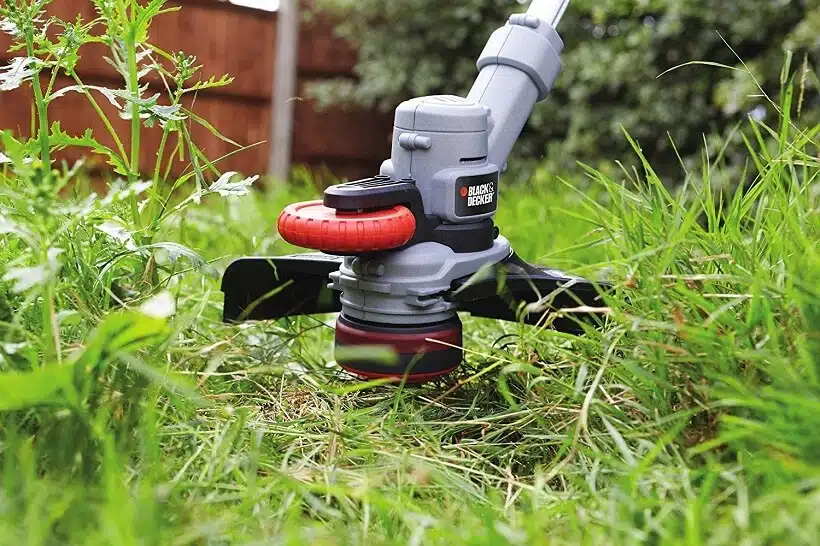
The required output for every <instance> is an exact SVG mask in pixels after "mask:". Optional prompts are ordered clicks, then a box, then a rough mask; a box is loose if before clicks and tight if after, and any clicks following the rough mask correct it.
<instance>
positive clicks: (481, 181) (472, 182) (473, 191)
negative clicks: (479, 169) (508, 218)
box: [455, 173, 498, 217]
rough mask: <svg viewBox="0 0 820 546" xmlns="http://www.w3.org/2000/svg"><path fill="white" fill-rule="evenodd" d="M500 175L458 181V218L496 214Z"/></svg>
mask: <svg viewBox="0 0 820 546" xmlns="http://www.w3.org/2000/svg"><path fill="white" fill-rule="evenodd" d="M497 184H498V173H492V174H487V175H480V176H464V177H461V178H459V179H458V180H457V181H456V188H457V191H458V197H456V207H455V208H456V216H461V217H466V216H478V215H481V214H488V213H492V212H495V209H496V208H497V206H498V198H497V191H496V186H497Z"/></svg>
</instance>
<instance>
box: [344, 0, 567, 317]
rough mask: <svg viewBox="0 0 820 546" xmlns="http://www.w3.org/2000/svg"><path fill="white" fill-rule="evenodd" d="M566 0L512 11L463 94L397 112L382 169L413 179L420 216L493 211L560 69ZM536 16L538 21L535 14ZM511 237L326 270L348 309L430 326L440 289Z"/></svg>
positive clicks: (501, 256)
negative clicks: (518, 145)
mask: <svg viewBox="0 0 820 546" xmlns="http://www.w3.org/2000/svg"><path fill="white" fill-rule="evenodd" d="M568 2H569V0H536V1H535V2H533V4H532V5H531V7H530V11H529V12H528V13H526V14H519V15H513V16H512V17H510V19H509V21H508V23H507V24H506V25H505V26H504V27H502V28H500V29H498V30H497V31H495V32H494V33H493V34H492V36H491V37H490V39H489V41H488V42H487V45H486V47H485V48H484V51H483V52H482V54H481V56H480V58H479V60H478V63H477V66H478V69H479V74H478V77H477V79H476V82H475V84H474V85H473V87H472V89H471V91H470V93H469V94H468V95H467V97H466V98H465V97H457V96H452V95H439V96H430V97H421V98H417V99H413V100H409V101H406V102H404V103H402V104H401V105H399V107H398V108H397V109H396V114H395V121H394V128H393V141H392V150H391V158H390V159H389V160H387V161H385V162H384V163H383V164H382V167H381V174H383V175H387V176H389V177H390V178H391V179H393V180H403V179H412V180H413V181H415V184H416V185H417V187H418V188H419V191H420V193H421V196H422V201H423V203H424V212H425V214H427V215H432V216H436V217H438V218H440V219H441V220H442V221H444V222H446V223H452V224H465V223H472V222H480V221H482V220H485V219H487V218H490V217H492V216H493V215H494V214H495V212H496V209H497V203H498V191H499V188H498V181H499V176H500V173H501V172H502V171H503V170H504V169H505V165H506V162H507V158H508V156H509V154H510V152H511V150H512V148H513V146H514V144H515V142H516V140H517V139H518V137H519V135H520V134H521V131H522V130H523V128H524V125H525V124H526V122H527V120H528V119H529V117H530V115H531V114H532V110H533V108H534V107H535V104H536V103H537V102H538V101H541V100H544V99H545V98H546V97H547V95H548V94H549V92H550V90H551V89H552V86H553V84H554V82H555V79H556V78H557V77H558V74H559V73H560V71H561V52H562V51H563V48H564V44H563V41H562V40H561V38H560V37H559V36H558V33H557V32H556V31H555V28H554V25H556V24H557V22H558V20H559V19H560V17H561V15H562V14H563V12H564V10H565V9H566V5H567V4H568ZM538 14H541V15H542V17H539V16H538ZM511 252H512V250H511V248H510V244H509V242H508V241H507V240H506V239H505V238H503V237H500V236H499V237H498V238H497V239H496V240H495V243H494V245H493V247H492V248H490V249H489V250H486V251H483V252H476V253H472V254H469V253H467V254H464V253H461V254H456V253H455V252H454V251H453V250H452V249H450V248H448V247H446V246H444V245H441V244H438V243H429V242H428V243H420V244H417V245H414V246H411V247H409V248H406V249H403V250H400V251H397V252H384V253H379V254H377V255H370V256H367V257H364V256H362V257H348V258H345V260H344V264H343V265H342V266H341V268H340V269H339V271H338V272H335V273H333V274H332V275H331V280H332V283H331V285H330V286H331V287H332V288H333V289H335V290H338V291H341V292H342V295H341V303H342V308H343V312H344V314H345V315H347V316H349V317H351V318H355V319H359V320H363V321H368V322H373V323H377V324H396V325H411V324H429V323H434V322H439V321H445V320H448V319H450V318H452V317H453V316H454V315H455V314H456V306H455V305H454V304H452V303H451V302H449V301H447V300H446V299H445V298H444V297H443V296H442V294H444V293H445V292H447V290H449V288H450V285H451V283H452V282H453V281H454V280H455V279H458V278H462V277H465V276H470V275H472V274H474V273H476V272H477V271H479V270H480V269H481V268H482V267H485V266H490V265H493V264H496V263H498V262H501V261H502V260H505V259H507V258H508V257H509V256H510V254H511Z"/></svg>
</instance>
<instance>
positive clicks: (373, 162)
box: [0, 0, 391, 178]
mask: <svg viewBox="0 0 820 546" xmlns="http://www.w3.org/2000/svg"><path fill="white" fill-rule="evenodd" d="M175 3H177V4H182V5H183V9H182V10H180V11H178V12H176V13H171V14H166V15H162V16H160V17H158V18H157V19H155V21H154V23H153V24H152V27H151V29H150V35H151V41H152V43H155V44H156V45H158V46H159V47H161V48H162V49H164V50H165V51H185V52H186V53H188V54H193V55H196V57H197V59H198V61H199V64H202V65H203V72H202V77H204V78H207V77H209V76H211V75H215V76H221V75H222V74H230V75H231V76H233V77H234V78H235V81H234V83H233V84H232V85H231V86H229V87H226V88H222V89H218V90H213V91H207V92H202V93H201V94H199V95H198V96H197V97H196V100H195V104H194V105H193V110H194V111H195V112H196V113H197V114H199V115H200V116H202V117H204V118H206V119H208V120H209V121H211V122H212V123H213V125H214V126H215V127H217V128H219V130H220V131H221V132H222V133H223V134H224V135H226V136H227V137H229V138H231V139H233V140H235V141H236V142H238V143H239V144H241V145H243V146H251V145H254V144H256V146H253V147H251V148H249V149H247V150H243V151H242V152H240V153H238V154H235V155H232V156H230V157H228V158H226V159H225V160H224V161H222V162H221V163H220V164H219V167H220V169H221V170H223V171H225V170H236V171H240V172H244V173H264V172H266V171H267V170H268V157H269V154H270V145H269V143H268V142H269V140H270V137H271V134H272V124H273V123H275V121H274V120H273V119H272V118H273V114H272V108H271V106H272V100H273V99H272V94H273V84H274V65H275V59H276V54H275V48H276V21H277V17H276V14H275V13H267V12H264V11H259V10H252V9H248V8H242V7H237V6H234V5H232V4H229V3H227V2H224V1H221V0H178V1H177V2H175ZM49 12H50V13H51V14H53V15H56V16H58V17H60V18H61V19H64V20H71V19H74V18H76V16H77V15H78V14H80V15H82V16H83V18H84V19H86V20H89V19H92V18H94V17H95V13H94V10H93V8H92V6H91V3H90V2H88V0H55V1H54V2H53V3H52V4H51V5H50V6H49ZM8 46H9V38H8V36H6V35H5V34H2V33H0V60H2V61H4V62H5V61H7V60H8V58H9V55H8V54H7V53H6V50H7V49H8ZM106 56H109V53H108V52H107V51H106V50H105V47H104V46H102V45H99V46H98V45H92V46H87V47H86V48H85V50H84V52H83V57H82V59H81V61H80V65H79V69H78V73H80V75H81V77H82V79H83V81H84V83H86V84H94V85H104V86H110V87H115V88H122V87H123V83H122V81H121V79H120V78H119V76H118V75H117V73H116V72H115V71H114V69H113V68H112V67H111V66H110V65H109V64H108V63H107V62H106V61H105V60H104V57H106ZM355 60H356V52H355V50H353V49H352V48H351V47H349V46H348V45H347V44H345V43H342V42H340V41H339V40H338V39H335V38H334V37H333V32H332V26H331V25H329V24H327V23H326V22H321V21H318V22H312V23H310V24H305V23H303V24H302V25H301V28H300V33H299V58H298V71H297V81H298V85H297V87H298V91H297V97H294V98H292V99H291V100H295V101H296V103H295V113H294V121H293V133H292V150H293V153H292V161H293V163H294V164H304V165H308V166H310V167H312V168H327V169H329V170H330V171H331V172H333V173H334V174H336V175H337V176H341V177H347V178H357V177H363V176H368V175H371V174H375V173H376V171H377V170H378V167H379V164H380V162H381V161H382V160H383V159H384V158H386V157H388V156H389V153H390V126H391V123H390V122H391V120H390V117H389V116H386V115H383V114H379V113H375V112H369V111H363V110H356V109H353V110H350V109H330V110H326V111H319V110H317V108H316V105H315V104H314V103H313V102H311V101H309V100H306V99H304V98H303V97H304V89H305V86H306V85H307V84H308V82H311V81H316V80H323V79H327V78H333V77H337V76H344V75H349V74H350V73H351V71H352V67H353V65H354V64H355ZM146 81H147V82H148V83H149V85H150V86H151V88H152V92H160V91H161V90H162V82H161V80H160V79H159V77H158V76H157V75H156V74H154V75H151V76H149V77H147V79H146ZM72 83H73V82H71V81H70V80H68V79H67V78H62V77H61V78H60V79H58V87H60V86H63V85H70V84H72ZM30 93H31V90H30V88H29V86H24V87H22V88H20V89H17V90H14V91H11V92H3V93H0V128H5V129H12V130H14V131H15V132H19V133H22V134H27V133H28V132H29V128H30V125H31V108H30ZM100 104H101V105H104V107H105V109H106V113H107V114H108V115H109V118H110V119H115V120H116V122H115V128H116V130H117V132H118V135H119V136H120V138H121V139H122V140H123V143H124V145H125V146H126V149H128V141H129V137H128V128H127V122H124V121H122V120H119V119H117V116H116V112H115V111H114V109H113V107H109V106H108V105H107V103H106V101H105V100H101V101H100ZM49 117H50V118H51V119H52V120H55V121H57V120H59V121H60V122H61V124H62V127H63V129H64V130H66V131H67V132H68V133H70V134H81V133H82V132H83V131H84V130H85V129H86V128H88V127H90V128H92V130H93V131H94V135H95V137H97V138H98V139H99V140H100V141H101V142H103V143H106V144H111V142H110V138H109V137H108V135H107V132H106V130H105V127H104V126H103V124H102V122H101V121H100V120H99V118H98V116H97V115H96V114H95V113H94V111H93V109H92V108H91V106H90V105H89V104H88V102H87V100H86V98H85V97H83V96H82V95H80V94H78V93H68V94H66V95H65V96H63V97H61V98H59V99H57V100H55V101H54V103H52V105H51V106H50V108H49ZM144 135H145V136H144V137H143V139H144V140H143V145H142V146H141V156H140V165H141V168H142V169H144V170H146V171H149V170H152V169H153V166H154V163H155V161H156V150H157V147H158V144H159V137H160V134H159V131H157V130H150V129H147V130H145V131H144ZM193 135H194V138H195V140H196V141H197V142H198V143H199V144H200V145H201V147H202V148H203V149H204V150H205V152H206V153H207V154H208V156H209V157H211V158H215V157H220V156H223V155H227V154H229V153H230V152H232V151H233V150H234V149H235V148H234V147H232V146H231V145H230V144H228V143H226V142H224V141H222V140H219V139H217V138H215V137H214V136H213V135H211V134H210V133H209V132H208V131H207V130H205V129H204V128H202V127H199V126H196V125H195V126H194V127H193ZM79 155H82V152H80V151H68V152H66V154H65V155H64V156H63V157H66V158H67V159H74V158H76V157H78V156H79ZM182 168H183V166H182V165H179V166H175V169H176V170H179V169H182Z"/></svg>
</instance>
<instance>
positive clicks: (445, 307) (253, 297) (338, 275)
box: [222, 0, 600, 383]
mask: <svg viewBox="0 0 820 546" xmlns="http://www.w3.org/2000/svg"><path fill="white" fill-rule="evenodd" d="M568 4H569V0H535V1H534V2H533V3H532V4H531V5H530V8H529V10H528V11H527V13H524V14H518V15H513V16H512V17H510V19H509V21H508V23H507V24H506V25H505V26H504V27H502V28H500V29H498V30H496V31H495V32H494V33H493V34H492V36H490V39H489V41H488V42H487V45H486V47H485V48H484V51H483V52H482V53H481V56H480V57H479V59H478V69H479V73H478V78H477V79H476V82H475V84H474V85H473V88H472V90H471V91H470V93H469V94H468V95H467V97H466V98H464V97H456V96H450V95H443V96H432V97H421V98H417V99H413V100H409V101H407V102H404V103H402V104H401V105H399V107H398V108H397V109H396V116H395V123H394V129H393V147H392V154H391V158H390V159H389V160H387V161H385V162H384V163H383V164H382V166H381V169H380V173H379V175H378V176H375V177H373V178H369V179H365V180H359V181H356V182H350V183H347V184H340V185H338V186H333V187H331V188H329V189H328V190H326V191H325V195H324V199H323V200H322V201H313V202H307V203H297V204H295V205H291V206H289V207H287V208H286V209H285V210H284V211H283V212H282V215H281V216H280V218H279V224H278V228H279V233H280V234H281V235H282V237H283V238H284V239H285V240H287V241H288V242H290V243H292V244H295V245H297V246H301V247H305V248H310V249H314V250H319V251H321V253H317V254H300V255H294V256H285V257H251V258H242V259H240V260H237V261H236V262H234V263H233V264H231V265H230V266H229V268H228V270H227V271H226V272H225V276H224V278H223V282H222V291H223V292H224V294H225V306H224V319H225V321H227V322H241V321H248V320H270V319H279V318H283V317H288V316H295V315H305V314H319V313H333V312H339V313H340V315H339V318H338V321H337V324H336V346H337V358H336V360H337V361H338V363H339V364H340V365H341V366H342V367H344V368H345V369H347V370H348V371H350V372H352V373H354V374H356V375H359V376H361V377H366V378H380V377H396V378H405V379H406V380H407V381H408V382H414V383H420V382H424V381H429V380H432V379H435V378H438V377H441V376H444V375H446V374H449V373H450V372H452V371H453V370H455V368H457V367H458V365H459V364H460V363H461V361H462V358H463V354H462V349H461V346H462V326H461V321H460V320H459V317H458V311H463V312H469V313H471V314H473V315H475V316H481V317H489V318H497V319H502V320H510V321H516V320H520V321H523V322H525V323H528V324H533V325H546V326H549V327H552V328H556V329H560V330H563V331H568V332H575V333H580V332H581V331H582V327H581V323H580V320H583V319H586V320H588V319H590V318H592V319H595V318H596V317H595V315H594V314H589V313H587V314H584V315H583V316H574V315H572V314H571V313H569V314H568V313H557V311H561V310H566V309H570V308H578V307H579V306H586V307H595V306H599V304H598V303H599V294H598V291H597V290H596V286H594V285H593V283H591V282H589V281H587V280H584V279H580V278H575V277H570V276H568V275H566V274H564V273H562V272H560V271H556V270H552V269H545V268H541V267H536V266H534V265H530V264H527V263H526V262H524V261H522V260H521V259H520V258H519V257H518V256H517V255H516V254H515V253H514V252H513V251H512V249H511V247H510V243H509V241H507V239H505V238H504V237H502V236H501V235H499V232H498V229H497V228H496V227H495V225H494V224H493V220H492V218H493V216H494V215H495V212H496V210H497V209H498V193H499V176H500V173H501V172H503V171H504V170H505V168H506V162H507V157H508V155H509V153H510V151H511V150H512V148H513V146H514V144H515V142H516V140H517V139H518V137H519V135H520V133H521V131H522V129H523V128H524V124H525V123H526V122H527V119H528V118H529V116H530V114H531V113H532V110H533V108H534V107H535V104H536V103H537V102H539V101H542V100H544V99H545V98H546V97H547V96H548V94H549V92H550V89H551V88H552V85H553V83H554V81H555V79H556V78H557V77H558V74H559V73H560V71H561V52H562V50H563V48H564V44H563V42H562V40H561V38H560V37H559V36H558V33H557V32H556V30H555V27H556V26H557V24H558V22H559V21H560V19H561V17H562V15H563V14H564V11H565V10H566V8H567V5H568ZM502 281H503V282H502ZM599 288H600V286H599ZM374 345H379V346H387V347H390V348H392V349H393V350H394V352H395V353H396V354H397V355H398V361H399V362H398V365H396V364H395V362H393V363H386V362H384V361H381V360H379V359H375V358H373V356H372V355H373V351H369V352H368V351H357V350H355V348H356V347H358V346H374ZM340 347H343V348H346V349H348V350H342V351H340V350H338V349H339V348H340ZM350 348H353V350H349V349H350ZM368 355H371V356H368Z"/></svg>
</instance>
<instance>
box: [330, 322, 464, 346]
mask: <svg viewBox="0 0 820 546" xmlns="http://www.w3.org/2000/svg"><path fill="white" fill-rule="evenodd" d="M433 339H434V340H437V341H440V342H441V343H436V342H435V341H427V340H433ZM336 341H337V342H338V343H341V344H343V345H389V346H391V347H393V348H394V349H395V350H396V352H397V353H400V354H418V353H432V352H436V351H447V350H453V349H454V348H456V347H461V343H462V339H461V330H460V329H457V328H448V329H446V330H440V331H438V332H427V333H420V334H393V333H387V332H367V331H365V330H359V329H358V328H353V327H351V326H348V325H347V324H344V323H342V322H341V321H337V322H336Z"/></svg>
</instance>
